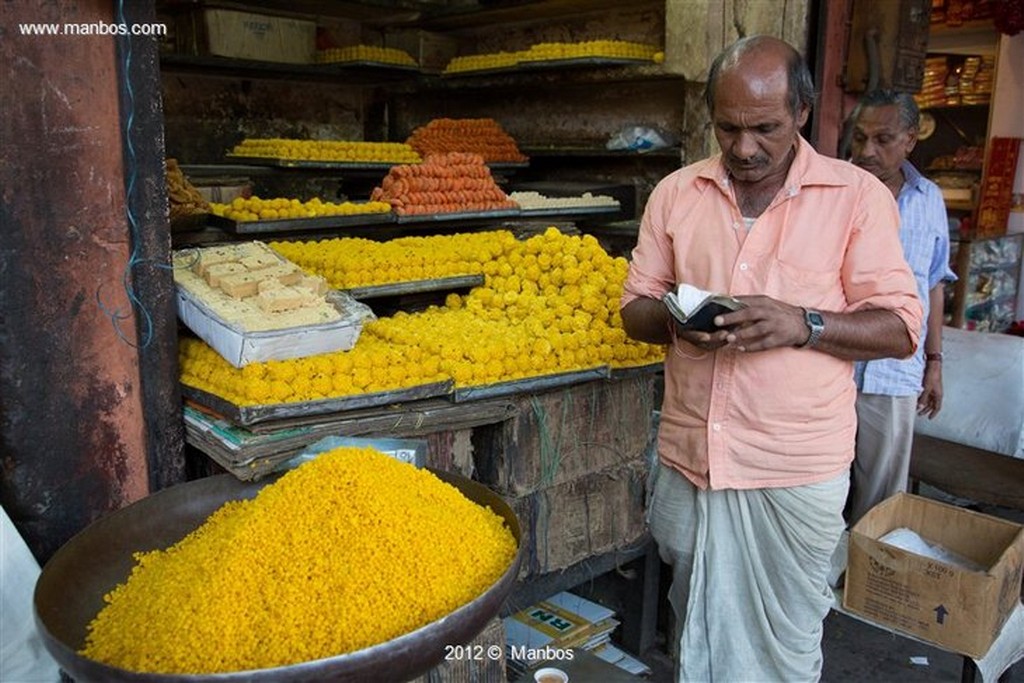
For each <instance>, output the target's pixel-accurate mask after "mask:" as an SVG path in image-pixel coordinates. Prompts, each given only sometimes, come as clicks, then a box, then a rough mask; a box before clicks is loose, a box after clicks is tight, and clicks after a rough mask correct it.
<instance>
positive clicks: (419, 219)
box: [395, 209, 520, 223]
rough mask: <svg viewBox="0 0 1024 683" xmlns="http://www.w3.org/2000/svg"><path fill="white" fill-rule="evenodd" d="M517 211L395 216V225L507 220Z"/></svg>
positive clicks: (515, 214) (517, 211) (517, 213)
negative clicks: (494, 219) (472, 219)
mask: <svg viewBox="0 0 1024 683" xmlns="http://www.w3.org/2000/svg"><path fill="white" fill-rule="evenodd" d="M519 213H520V212H519V209H502V210H501V211H452V212H450V213H430V214H416V215H412V216H398V215H396V216H395V222H396V223H435V222H439V221H453V220H468V219H471V218H509V217H512V216H518V215H519Z"/></svg>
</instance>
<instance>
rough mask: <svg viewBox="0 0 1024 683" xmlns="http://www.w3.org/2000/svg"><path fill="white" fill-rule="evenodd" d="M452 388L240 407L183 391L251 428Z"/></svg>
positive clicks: (449, 385) (439, 386) (188, 389)
mask: <svg viewBox="0 0 1024 683" xmlns="http://www.w3.org/2000/svg"><path fill="white" fill-rule="evenodd" d="M451 391H452V382H451V380H447V381H444V382H431V383H429V384H421V385H418V386H413V387H403V388H401V389H393V390H390V391H374V392H368V393H365V394H353V395H350V396H339V397H336V398H322V399H315V400H312V401H295V402H292V403H275V404H267V405H248V406H240V405H236V404H234V403H232V402H231V401H229V400H227V399H225V398H221V397H220V396H217V395H215V394H211V393H210V392H208V391H203V390H202V389H198V388H196V387H192V386H189V385H188V384H182V385H181V393H182V396H184V397H185V398H187V399H189V400H191V401H194V402H195V403H198V404H199V405H201V406H205V407H206V408H209V409H210V410H212V411H213V412H215V413H217V414H218V415H220V416H221V417H224V418H226V419H228V420H230V421H231V422H234V423H235V424H237V425H242V426H243V427H249V426H252V425H255V424H259V423H261V422H271V421H274V420H285V419H290V418H296V417H309V416H311V415H326V414H330V413H341V412H345V411H348V410H361V409H363V408H375V407H377V406H386V405H391V404H393V403H406V402H408V401H419V400H422V399H425V398H433V397H435V396H445V395H448V394H450V393H451Z"/></svg>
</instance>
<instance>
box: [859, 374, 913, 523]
mask: <svg viewBox="0 0 1024 683" xmlns="http://www.w3.org/2000/svg"><path fill="white" fill-rule="evenodd" d="M916 414H917V397H916V396H885V395H882V394H865V393H861V392H858V393H857V450H856V457H854V459H853V471H852V473H851V478H850V500H849V509H850V516H849V518H850V526H853V525H854V524H856V523H857V522H858V521H859V520H860V518H861V517H863V516H864V515H866V514H867V513H868V510H870V509H871V508H873V507H875V506H876V505H878V504H879V503H881V502H882V501H883V500H885V499H886V498H889V497H890V496H894V495H896V494H897V493H899V492H901V491H906V490H907V475H908V474H910V451H911V447H912V446H913V443H914V417H915V415H916Z"/></svg>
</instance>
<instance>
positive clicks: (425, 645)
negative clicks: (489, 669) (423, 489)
mask: <svg viewBox="0 0 1024 683" xmlns="http://www.w3.org/2000/svg"><path fill="white" fill-rule="evenodd" d="M431 471H432V472H433V473H434V474H435V475H437V477H438V478H440V479H441V480H442V481H444V482H446V483H449V484H451V485H453V486H455V487H456V488H457V489H459V491H461V492H462V493H463V495H465V496H466V497H467V498H469V499H470V500H472V501H474V502H475V503H477V504H478V505H481V506H486V507H489V508H491V509H492V510H493V511H494V512H495V513H496V514H498V515H500V516H501V517H503V518H504V519H505V522H506V524H507V525H508V527H509V529H510V530H511V531H512V534H513V536H515V539H516V542H517V543H518V545H519V550H518V552H517V553H516V557H515V559H513V561H512V563H511V564H510V565H509V567H508V568H507V569H506V570H505V573H504V574H503V575H502V576H501V578H499V579H498V580H497V581H496V582H495V583H494V584H493V585H491V587H490V588H488V589H487V590H485V591H484V592H483V593H482V594H481V595H480V596H478V597H477V598H476V599H474V600H472V601H471V602H469V603H467V604H465V605H463V606H461V607H459V608H458V609H456V610H455V611H453V612H451V613H449V614H447V615H445V616H443V617H441V618H440V619H438V620H436V621H433V622H431V623H429V624H427V625H426V626H423V627H421V628H419V629H417V630H415V631H412V632H411V633H407V634H405V635H402V636H399V637H397V638H394V639H392V640H389V641H386V642H384V643H380V644H378V645H374V646H372V647H368V648H365V649H362V650H357V651H355V652H350V653H347V654H343V655H337V656H334V657H328V658H325V659H317V660H313V661H309V662H303V663H300V664H292V665H289V666H282V667H276V668H272V669H254V670H250V671H239V672H232V673H220V674H154V673H137V672H132V671H127V670H125V669H120V668H118V667H113V666H109V665H106V664H101V663H99V662H96V661H93V660H91V659H87V658H86V657H83V656H82V655H80V654H78V650H79V649H80V648H81V647H82V646H83V645H84V643H85V636H86V628H87V626H88V624H89V623H90V622H91V621H92V619H93V618H94V617H95V616H96V614H98V613H99V611H100V609H101V608H102V607H103V605H104V599H103V596H104V595H106V594H107V593H109V592H110V591H111V590H113V588H114V587H115V586H116V585H117V584H118V583H121V582H123V581H125V580H126V579H127V577H128V575H129V573H130V572H131V569H132V567H133V566H134V564H135V559H134V554H135V553H137V552H143V551H147V550H156V549H159V548H166V547H169V546H171V545H173V544H174V543H177V542H178V541H179V540H181V539H182V538H184V537H185V536H186V535H187V534H189V533H191V532H192V531H194V530H195V529H196V528H197V527H199V525H200V524H202V523H203V522H204V521H206V519H207V517H209V516H210V514H212V513H213V512H214V511H215V510H217V509H218V508H220V507H221V505H223V504H224V503H226V502H228V501H232V500H247V499H251V498H253V497H255V496H256V494H257V493H258V492H259V490H260V489H262V488H263V487H264V486H265V485H267V484H269V483H272V482H273V481H276V480H277V476H270V477H267V478H265V479H262V480H260V481H259V482H255V483H251V482H250V483H245V482H241V481H239V480H238V479H236V478H235V477H234V476H233V475H231V474H221V475H217V476H212V477H206V478H204V479H199V480H196V481H191V482H188V483H185V484H178V485H176V486H172V487H170V488H167V489H164V490H163V491H160V492H158V493H155V494H153V495H151V496H148V497H146V498H143V499H142V500H140V501H138V502H136V503H132V504H131V505H128V506H127V507H124V508H121V509H120V510H118V511H116V512H113V513H111V514H109V515H107V516H106V517H103V518H101V519H99V520H98V521H96V522H93V523H92V524H90V525H89V526H87V527H86V528H85V530H84V531H82V532H81V533H79V534H77V535H76V536H75V537H73V538H72V539H71V540H70V541H68V542H67V543H66V544H65V545H64V546H63V547H61V548H60V549H59V550H58V551H57V552H56V553H55V554H54V555H53V557H52V558H50V560H49V562H47V563H46V566H45V567H43V570H42V573H41V574H40V576H39V580H38V581H37V583H36V589H35V596H34V600H33V606H34V608H35V622H36V626H37V628H38V630H39V633H40V635H41V636H42V640H43V644H44V645H45V647H46V649H47V650H48V651H49V652H50V654H51V655H52V656H53V658H54V659H55V660H56V661H57V663H58V664H59V665H60V667H61V668H62V669H63V670H64V671H65V672H67V673H68V674H69V675H70V676H71V678H73V679H74V680H76V681H82V682H84V681H131V682H134V683H249V682H253V683H268V682H273V683H279V682H284V681H288V682H289V683H291V682H297V681H308V682H310V683H313V682H318V681H335V682H341V683H355V682H356V681H359V682H362V681H366V682H368V683H375V682H377V681H405V680H409V679H412V678H416V677H417V676H419V675H422V674H424V673H426V672H427V671H429V670H430V669H431V668H433V667H434V666H436V665H437V664H440V663H441V662H442V660H443V659H444V655H445V652H446V646H448V645H461V644H465V643H468V642H469V641H471V640H472V639H473V638H474V637H475V636H476V635H477V634H479V633H480V632H481V631H483V629H484V628H485V626H486V625H487V623H488V622H489V621H490V620H491V619H492V618H494V617H495V616H496V615H498V613H499V610H500V609H501V605H502V604H503V603H504V601H505V599H506V598H507V597H508V595H509V594H510V593H511V591H512V588H513V587H514V586H515V582H516V576H517V575H518V573H519V565H520V563H521V562H522V556H523V544H522V531H521V527H520V524H519V520H518V519H517V517H516V514H515V512H514V511H513V510H512V508H511V507H509V505H508V503H506V502H505V501H504V500H503V499H502V498H501V497H500V496H499V495H498V494H496V493H494V492H493V491H491V490H490V489H488V488H487V487H485V486H483V485H482V484H479V483H477V482H475V481H472V480H470V479H467V478H466V477H463V476H460V475H457V474H452V473H448V472H443V471H440V470H431Z"/></svg>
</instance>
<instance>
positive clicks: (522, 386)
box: [449, 365, 610, 403]
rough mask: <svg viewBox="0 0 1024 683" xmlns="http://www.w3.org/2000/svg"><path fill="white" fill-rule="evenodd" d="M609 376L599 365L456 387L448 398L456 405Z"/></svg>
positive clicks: (605, 367)
mask: <svg viewBox="0 0 1024 683" xmlns="http://www.w3.org/2000/svg"><path fill="white" fill-rule="evenodd" d="M609 375H610V371H609V368H608V366H607V365H601V366H598V367H595V368H590V369H586V370H573V371H571V372H560V373H557V374H551V375H540V376H537V377H526V378H523V379H515V380H509V381H507V382H495V383H493V384H482V385H480V386H469V387H456V388H455V390H454V391H452V393H451V394H450V395H449V396H450V398H451V399H452V400H453V401H455V402H456V403H462V402H464V401H474V400H477V399H482V398H494V397H496V396H507V395H509V394H528V393H533V392H537V391H544V390H546V389H553V388H555V387H561V386H567V385H570V384H579V383H580V382H589V381H592V380H595V379H608V377H609Z"/></svg>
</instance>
